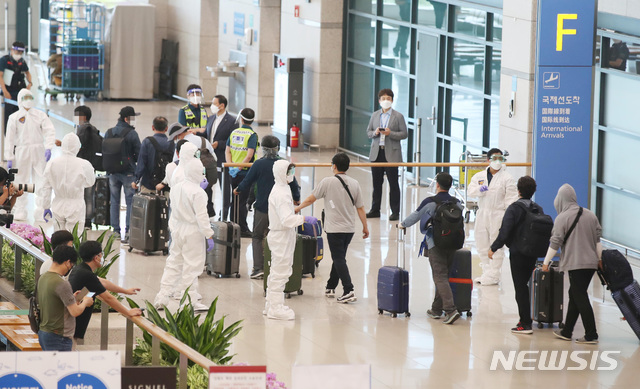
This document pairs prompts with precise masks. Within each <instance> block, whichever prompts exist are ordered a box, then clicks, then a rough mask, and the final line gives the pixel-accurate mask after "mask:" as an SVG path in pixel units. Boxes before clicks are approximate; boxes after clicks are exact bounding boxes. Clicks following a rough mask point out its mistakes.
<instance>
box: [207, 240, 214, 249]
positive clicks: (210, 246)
mask: <svg viewBox="0 0 640 389" xmlns="http://www.w3.org/2000/svg"><path fill="white" fill-rule="evenodd" d="M213 246H214V243H213V239H211V238H209V239H207V252H209V251H211V250H213Z"/></svg>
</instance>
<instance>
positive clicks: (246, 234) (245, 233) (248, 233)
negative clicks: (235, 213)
mask: <svg viewBox="0 0 640 389" xmlns="http://www.w3.org/2000/svg"><path fill="white" fill-rule="evenodd" d="M240 236H241V237H243V238H253V233H252V232H251V231H249V230H246V231H242V232H241V233H240Z"/></svg>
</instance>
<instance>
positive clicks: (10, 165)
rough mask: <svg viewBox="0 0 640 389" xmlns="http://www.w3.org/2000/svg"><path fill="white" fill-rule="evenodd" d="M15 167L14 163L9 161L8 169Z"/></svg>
mask: <svg viewBox="0 0 640 389" xmlns="http://www.w3.org/2000/svg"><path fill="white" fill-rule="evenodd" d="M12 167H13V161H7V169H11V168H12Z"/></svg>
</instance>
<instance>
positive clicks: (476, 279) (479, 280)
mask: <svg viewBox="0 0 640 389" xmlns="http://www.w3.org/2000/svg"><path fill="white" fill-rule="evenodd" d="M473 282H475V283H476V284H482V277H476V278H475V279H474V280H473Z"/></svg>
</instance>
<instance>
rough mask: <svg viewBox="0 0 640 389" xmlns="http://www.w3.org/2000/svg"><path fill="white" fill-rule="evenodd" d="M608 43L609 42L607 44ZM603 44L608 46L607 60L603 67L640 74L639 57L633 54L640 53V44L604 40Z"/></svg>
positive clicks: (604, 61) (602, 63)
mask: <svg viewBox="0 0 640 389" xmlns="http://www.w3.org/2000/svg"><path fill="white" fill-rule="evenodd" d="M607 41H608V42H607ZM602 42H603V44H608V45H609V47H608V50H607V51H606V53H607V54H606V55H607V58H606V60H603V61H602V62H601V64H600V65H601V66H602V67H606V68H609V69H615V70H620V71H623V72H628V73H633V74H640V66H638V61H637V56H636V55H634V54H631V53H636V54H637V53H638V52H639V51H640V44H638V43H634V42H623V41H621V40H618V39H613V38H611V39H603V41H602Z"/></svg>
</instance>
